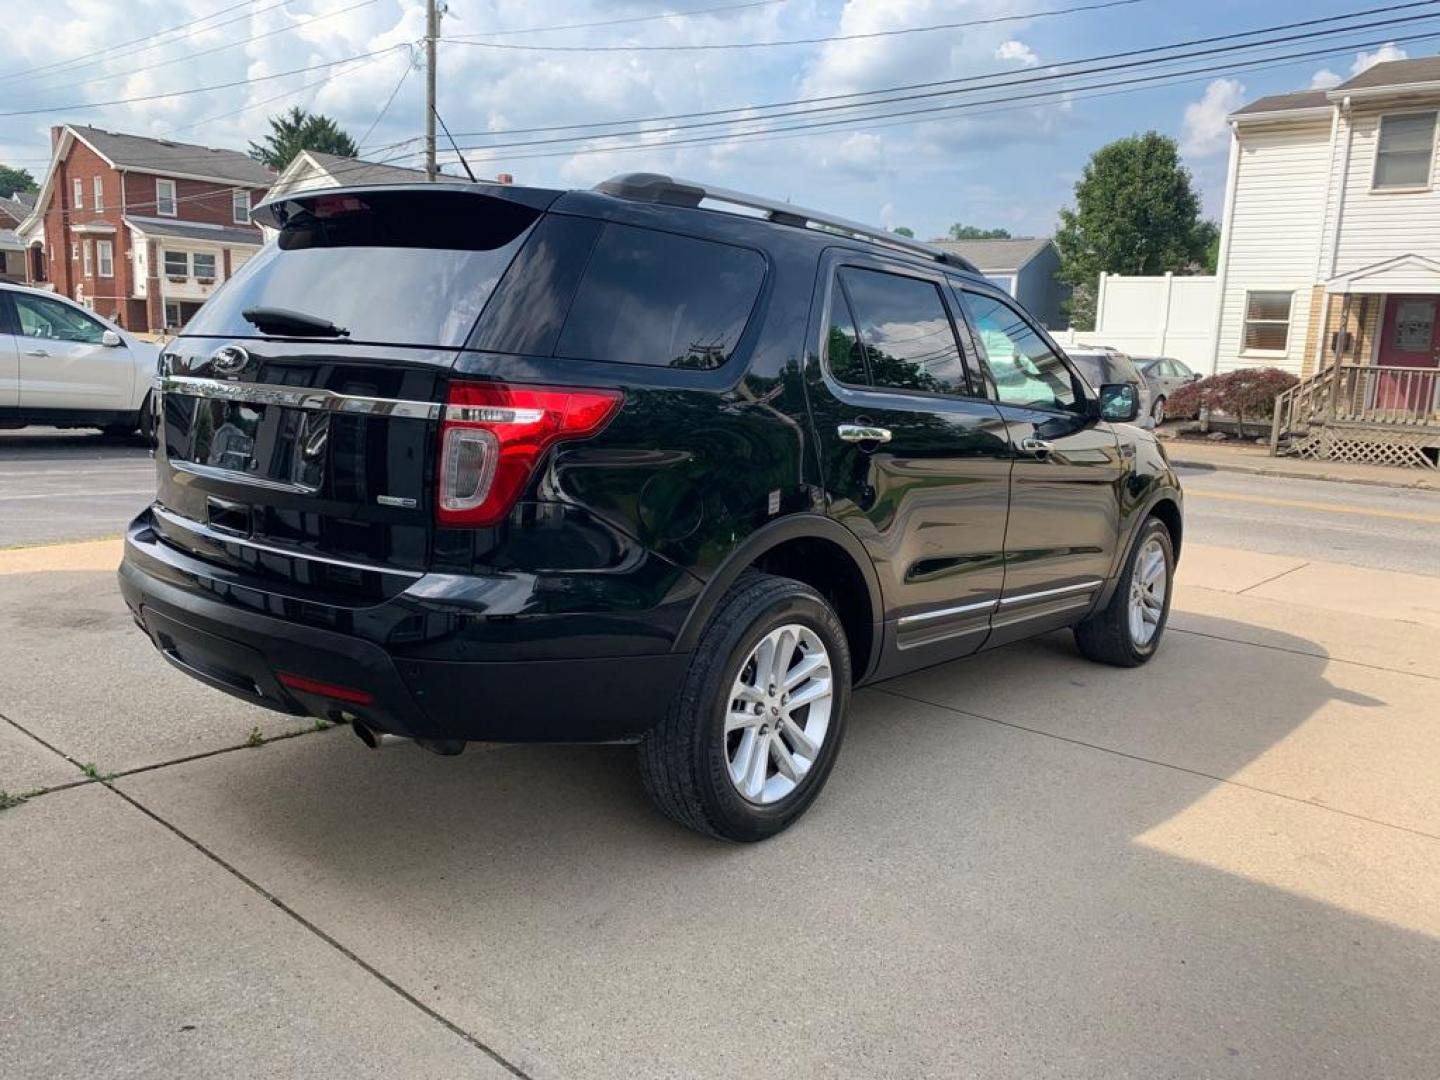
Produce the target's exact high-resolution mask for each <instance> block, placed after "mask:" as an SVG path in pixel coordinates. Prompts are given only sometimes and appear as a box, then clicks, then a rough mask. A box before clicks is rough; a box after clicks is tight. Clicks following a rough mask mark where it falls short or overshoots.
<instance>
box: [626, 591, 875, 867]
mask: <svg viewBox="0 0 1440 1080" xmlns="http://www.w3.org/2000/svg"><path fill="white" fill-rule="evenodd" d="M787 634H788V635H789V638H787V637H786V635H787ZM790 638H793V639H794V641H793V642H792V644H791V646H790V650H789V651H788V652H786V651H785V642H786V641H787V640H789V639H790ZM766 642H771V643H772V645H771V649H770V653H769V654H768V655H769V656H772V657H773V656H776V655H783V656H785V657H786V659H784V660H782V661H781V664H782V665H784V667H785V670H786V672H787V676H788V678H790V679H800V678H801V676H807V677H805V678H804V679H803V680H802V681H799V682H794V683H793V684H792V685H790V687H789V692H791V693H794V695H795V696H796V697H797V698H799V697H801V696H802V695H808V696H809V697H810V698H811V699H812V700H810V701H807V702H805V703H802V704H800V705H798V706H796V705H794V704H789V703H788V701H787V697H788V695H787V697H782V696H781V695H782V694H787V691H786V685H785V680H784V679H778V680H775V683H776V688H775V692H774V693H773V694H769V687H768V686H766V685H765V684H766V683H769V682H771V680H770V679H766V678H763V677H762V676H763V673H764V668H763V667H762V666H761V665H760V663H759V662H758V661H760V660H762V659H764V658H765V656H766V655H767V654H766V653H765V652H764V651H763V649H764V646H765V643H766ZM821 650H823V653H824V655H823V656H821V655H820V652H821ZM807 665H808V666H807ZM802 668H803V669H804V670H802ZM774 670H775V668H774V667H772V668H771V671H772V673H773V671H774ZM827 670H828V680H827V679H826V678H825V672H826V671H827ZM751 682H753V683H755V684H756V685H757V686H759V687H760V689H759V690H751V689H750V688H749V683H751ZM827 682H828V686H827V687H822V686H821V684H822V683H827ZM742 683H744V684H745V685H744V686H743V687H742V686H741V684H742ZM742 689H743V692H744V695H745V696H741V697H736V696H734V695H735V693H736V692H737V691H741V690H742ZM825 690H828V696H822V695H823V691H825ZM849 698H850V651H849V648H848V646H847V645H846V640H845V631H844V629H843V628H842V627H841V625H840V620H839V619H838V618H837V617H836V615H835V612H834V610H833V609H832V608H831V607H830V605H829V604H828V603H826V602H825V600H824V598H823V597H821V596H820V594H819V593H817V592H816V591H815V590H814V589H812V588H810V587H809V586H808V585H804V584H802V583H800V582H798V581H793V580H791V579H790V578H782V577H774V576H772V575H769V574H761V573H757V572H755V571H746V572H745V573H744V574H742V575H741V576H740V578H739V579H738V580H737V581H736V582H735V584H734V585H733V586H732V587H731V588H730V590H729V591H728V592H727V593H726V594H725V595H724V596H723V597H722V598H721V600H720V603H719V604H718V605H717V607H716V609H715V612H714V614H713V615H712V616H711V618H710V622H709V624H708V625H707V626H706V627H705V630H704V632H703V633H702V634H701V636H700V640H699V641H698V642H697V643H696V646H695V651H694V653H693V654H692V656H691V660H690V666H689V668H688V669H687V670H686V672H685V675H684V678H683V679H682V680H681V683H680V686H679V688H678V689H677V690H676V692H675V697H674V698H673V700H672V701H671V703H670V708H669V710H668V711H667V713H666V715H665V718H664V719H663V720H662V721H661V722H660V723H659V724H657V725H656V726H655V727H654V728H653V729H652V730H651V731H650V732H648V733H647V734H646V735H645V737H644V739H643V740H642V741H641V743H640V747H639V752H640V775H641V778H642V779H643V780H644V783H645V789H646V790H647V791H648V792H649V793H650V797H651V798H652V799H653V800H654V801H655V804H656V805H657V806H658V807H659V808H660V810H661V811H663V812H664V813H665V814H666V815H668V816H669V817H670V818H672V819H674V820H675V821H677V822H679V823H680V824H681V825H684V826H686V827H687V828H691V829H694V830H696V831H697V832H701V833H705V834H707V835H710V836H716V837H720V838H723V839H726V840H737V841H754V840H763V839H765V838H767V837H770V836H774V835H775V834H776V833H778V832H781V831H782V830H784V829H786V828H788V827H789V826H790V825H791V824H793V823H794V822H795V821H796V819H798V818H799V817H800V815H801V814H803V813H805V811H806V810H807V809H809V807H810V804H811V803H813V802H814V801H815V798H816V796H818V795H819V794H820V789H821V788H823V787H824V786H825V781H826V779H827V777H829V775H830V770H831V769H832V768H833V767H834V764H835V758H836V755H837V754H838V753H839V751H840V743H841V741H842V738H843V736H844V734H845V714H846V709H847V706H848V705H849ZM732 706H737V707H736V708H734V709H733V710H732ZM754 709H758V710H760V712H758V713H753V714H752V713H751V712H750V711H748V710H754ZM791 709H793V710H794V711H793V712H790V711H789V710H791ZM752 715H753V716H754V717H755V719H752ZM772 725H773V726H772ZM767 739H768V741H767ZM747 740H748V741H747ZM806 742H809V743H810V746H809V748H808V750H807V748H806V746H805V743H806ZM772 744H775V745H772ZM807 753H809V754H810V755H811V756H807ZM787 761H788V769H787V768H782V765H784V764H785V763H786V762H787ZM807 762H808V764H806V763H807ZM747 764H748V765H752V766H755V767H754V768H747V767H746V766H747ZM736 771H738V772H740V773H741V774H742V775H741V776H740V777H738V778H737V777H735V776H734V773H735V772H736ZM757 776H758V777H759V780H760V785H759V787H758V788H757V786H756V785H755V783H754V782H753V781H754V780H755V778H756V777H757ZM747 791H748V793H747Z"/></svg>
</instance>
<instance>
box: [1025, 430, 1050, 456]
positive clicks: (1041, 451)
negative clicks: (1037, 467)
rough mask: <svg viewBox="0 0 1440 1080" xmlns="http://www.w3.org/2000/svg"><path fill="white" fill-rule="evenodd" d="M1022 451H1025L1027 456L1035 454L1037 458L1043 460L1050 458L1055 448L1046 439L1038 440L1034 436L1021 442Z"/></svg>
mask: <svg viewBox="0 0 1440 1080" xmlns="http://www.w3.org/2000/svg"><path fill="white" fill-rule="evenodd" d="M1020 449H1021V450H1024V451H1025V452H1026V453H1027V454H1034V455H1035V456H1036V457H1037V458H1043V457H1048V456H1049V455H1050V451H1051V450H1054V449H1055V447H1053V446H1051V445H1050V444H1049V443H1048V442H1046V441H1045V440H1044V439H1037V438H1035V437H1034V436H1033V435H1032V436H1030V437H1029V438H1026V439H1021V440H1020Z"/></svg>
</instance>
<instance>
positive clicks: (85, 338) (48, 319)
mask: <svg viewBox="0 0 1440 1080" xmlns="http://www.w3.org/2000/svg"><path fill="white" fill-rule="evenodd" d="M11 296H13V297H14V299H15V315H16V318H17V319H18V320H19V322H20V333H21V335H22V336H24V337H32V338H48V339H50V340H51V341H79V342H83V343H84V344H87V345H98V344H100V339H101V337H103V336H104V334H105V327H103V326H101V325H100V324H99V323H98V322H96V321H95V320H94V319H92V318H90V316H88V315H86V314H84V313H83V312H81V311H79V310H78V309H76V308H73V307H71V306H70V305H69V304H62V303H61V302H60V301H59V300H51V299H50V298H49V297H45V296H30V295H29V294H27V293H11Z"/></svg>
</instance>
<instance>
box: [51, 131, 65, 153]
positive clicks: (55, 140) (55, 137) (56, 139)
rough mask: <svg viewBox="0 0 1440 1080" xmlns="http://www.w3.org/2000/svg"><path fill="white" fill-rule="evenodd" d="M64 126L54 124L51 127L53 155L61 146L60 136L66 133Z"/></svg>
mask: <svg viewBox="0 0 1440 1080" xmlns="http://www.w3.org/2000/svg"><path fill="white" fill-rule="evenodd" d="M64 130H65V125H64V124H52V125H51V127H50V152H51V153H52V154H53V153H54V152H55V148H56V147H57V146H59V145H60V135H61V134H62V133H63V132H64Z"/></svg>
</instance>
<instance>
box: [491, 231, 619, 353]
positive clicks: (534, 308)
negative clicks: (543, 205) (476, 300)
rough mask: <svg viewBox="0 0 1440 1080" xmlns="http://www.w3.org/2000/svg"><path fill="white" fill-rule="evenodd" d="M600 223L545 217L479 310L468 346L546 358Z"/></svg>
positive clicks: (557, 335)
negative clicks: (483, 307) (493, 292)
mask: <svg viewBox="0 0 1440 1080" xmlns="http://www.w3.org/2000/svg"><path fill="white" fill-rule="evenodd" d="M600 227H601V223H600V222H598V221H596V220H594V219H593V218H578V217H568V216H565V215H562V214H547V215H545V217H543V218H541V219H540V224H538V225H536V226H535V229H534V231H533V232H532V233H531V235H530V239H529V240H528V241H526V243H525V246H524V247H523V248H521V249H520V254H519V255H517V256H516V257H515V261H514V263H512V264H511V266H510V270H509V272H507V273H506V275H505V277H504V280H502V281H501V282H500V287H499V288H497V289H496V290H495V295H494V296H492V297H491V298H490V302H489V303H488V304H486V305H485V313H484V314H483V315H481V316H480V324H479V325H478V326H476V327H475V335H474V337H473V338H472V339H471V342H470V347H471V348H473V349H484V350H486V351H488V352H503V353H524V354H527V355H530V356H549V355H550V354H551V353H553V352H554V351H555V341H556V339H558V338H559V337H560V328H561V327H562V326H564V325H565V315H566V313H567V312H568V311H569V310H570V300H571V298H573V297H574V295H575V287H576V286H577V285H579V283H580V275H581V274H582V273H583V272H584V270H585V264H586V263H587V262H588V261H589V259H590V250H591V249H592V248H593V247H594V246H595V238H596V237H597V236H599V235H600Z"/></svg>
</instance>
